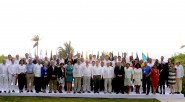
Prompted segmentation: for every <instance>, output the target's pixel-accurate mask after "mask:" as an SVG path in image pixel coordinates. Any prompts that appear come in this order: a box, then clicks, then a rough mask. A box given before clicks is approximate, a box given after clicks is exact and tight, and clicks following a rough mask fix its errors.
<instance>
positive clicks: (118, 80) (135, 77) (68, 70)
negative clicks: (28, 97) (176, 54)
mask: <svg viewBox="0 0 185 102" xmlns="http://www.w3.org/2000/svg"><path fill="white" fill-rule="evenodd" d="M183 76H184V68H183V66H182V65H181V64H180V62H178V61H177V62H176V65H175V64H174V63H173V62H172V61H171V59H170V58H169V59H168V62H164V57H163V56H161V60H160V61H159V60H158V59H156V60H155V62H153V60H152V59H151V58H149V59H148V61H142V60H139V59H133V57H132V56H130V57H129V60H128V59H127V58H126V56H123V57H121V56H113V54H112V53H110V54H109V55H106V56H105V58H103V56H100V58H97V56H96V55H91V54H90V55H89V59H84V58H83V56H81V55H80V53H78V54H77V58H75V59H72V58H70V57H69V56H68V57H67V58H66V59H64V58H62V57H60V58H56V56H55V55H54V56H53V59H52V60H50V61H49V60H48V58H47V57H45V58H44V59H43V60H41V59H39V56H36V57H35V58H34V59H32V58H29V54H28V53H26V54H25V58H23V59H20V58H19V55H16V57H15V58H13V57H12V56H11V55H8V59H3V61H2V64H1V65H0V93H2V92H5V93H6V92H8V93H11V92H15V89H16V87H17V84H18V88H19V92H20V93H22V92H23V89H24V88H25V90H26V91H27V92H33V88H35V92H36V93H39V92H43V93H46V89H47V87H49V93H52V92H54V93H57V92H59V93H63V90H65V91H66V92H67V93H71V91H72V90H73V93H74V94H75V93H86V92H87V93H91V92H92V91H93V92H94V93H99V92H100V91H103V92H104V93H105V94H108V93H109V94H111V93H116V94H119V93H121V94H124V93H127V94H130V92H132V91H135V92H136V94H141V92H140V89H141V87H142V89H143V92H142V93H143V94H146V95H148V94H149V93H150V89H152V90H151V92H152V93H153V94H156V93H160V94H165V88H166V86H167V87H170V91H171V92H170V94H174V93H177V94H180V93H181V91H182V80H183ZM73 81H74V88H73V89H72V83H73ZM134 87H135V88H134ZM134 89H135V90H134ZM159 89H160V90H159Z"/></svg>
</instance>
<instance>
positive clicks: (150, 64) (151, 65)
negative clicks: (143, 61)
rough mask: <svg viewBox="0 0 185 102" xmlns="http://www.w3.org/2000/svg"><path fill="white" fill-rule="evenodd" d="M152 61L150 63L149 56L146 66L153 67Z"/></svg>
mask: <svg viewBox="0 0 185 102" xmlns="http://www.w3.org/2000/svg"><path fill="white" fill-rule="evenodd" d="M153 65H154V64H153V63H152V59H151V58H149V61H148V63H147V66H150V67H151V68H152V67H153Z"/></svg>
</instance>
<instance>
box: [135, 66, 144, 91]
mask: <svg viewBox="0 0 185 102" xmlns="http://www.w3.org/2000/svg"><path fill="white" fill-rule="evenodd" d="M142 79H143V74H142V69H141V65H140V64H139V63H137V64H136V68H134V85H135V87H136V94H140V91H139V90H140V86H141V85H142Z"/></svg>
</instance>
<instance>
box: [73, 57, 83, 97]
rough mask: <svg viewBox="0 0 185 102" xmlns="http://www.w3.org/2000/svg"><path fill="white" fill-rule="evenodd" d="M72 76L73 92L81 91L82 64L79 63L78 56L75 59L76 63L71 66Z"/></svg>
mask: <svg viewBox="0 0 185 102" xmlns="http://www.w3.org/2000/svg"><path fill="white" fill-rule="evenodd" d="M73 77H74V94H75V93H76V92H77V93H81V92H80V90H81V77H82V65H81V64H80V58H79V59H77V63H76V64H75V65H74V67H73Z"/></svg>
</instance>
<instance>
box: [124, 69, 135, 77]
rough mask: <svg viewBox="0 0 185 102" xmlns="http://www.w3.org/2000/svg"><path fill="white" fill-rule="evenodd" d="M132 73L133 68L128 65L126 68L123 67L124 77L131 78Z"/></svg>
mask: <svg viewBox="0 0 185 102" xmlns="http://www.w3.org/2000/svg"><path fill="white" fill-rule="evenodd" d="M133 74H134V71H133V68H131V67H129V68H128V69H127V68H126V67H125V78H131V75H133Z"/></svg>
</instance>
